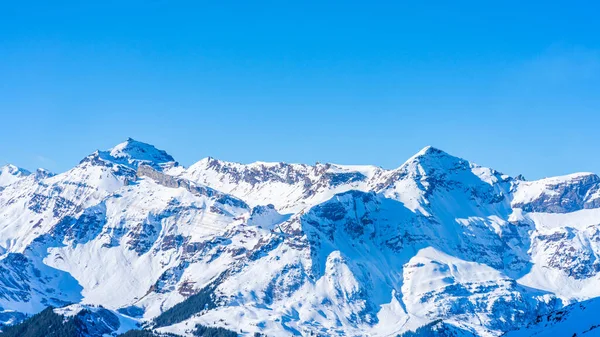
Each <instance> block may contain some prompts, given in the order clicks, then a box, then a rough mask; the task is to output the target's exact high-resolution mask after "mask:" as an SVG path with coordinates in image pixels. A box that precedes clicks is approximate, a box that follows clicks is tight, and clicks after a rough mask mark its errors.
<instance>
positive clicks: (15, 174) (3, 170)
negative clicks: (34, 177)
mask: <svg viewBox="0 0 600 337" xmlns="http://www.w3.org/2000/svg"><path fill="white" fill-rule="evenodd" d="M30 174H31V172H29V171H27V170H25V169H22V168H20V167H17V166H15V165H12V164H7V165H4V166H1V167H0V186H7V185H10V184H12V183H13V182H15V181H17V180H20V179H22V178H24V177H26V176H28V175H30Z"/></svg>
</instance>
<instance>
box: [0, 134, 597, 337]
mask: <svg viewBox="0 0 600 337" xmlns="http://www.w3.org/2000/svg"><path fill="white" fill-rule="evenodd" d="M1 172H2V175H0V178H1V179H0V182H2V184H1V187H0V253H1V254H2V255H1V260H0V307H1V308H2V309H1V310H2V311H1V312H0V317H3V321H5V322H12V323H14V322H15V321H18V320H19V319H22V318H23V314H33V313H36V312H39V311H41V310H42V309H43V308H44V307H46V306H50V305H52V306H55V307H62V306H64V305H67V304H70V303H77V304H76V305H75V306H70V307H67V309H61V310H59V311H58V312H60V313H61V314H67V311H69V310H71V311H72V310H79V309H77V308H97V306H98V305H101V306H102V308H103V309H102V310H96V309H94V310H92V309H89V312H91V313H97V314H98V315H99V316H98V317H100V318H102V317H108V318H110V319H108V318H106V319H107V320H109V321H110V322H117V321H118V320H120V321H121V322H122V323H123V324H119V325H118V326H119V328H118V329H119V330H118V331H120V332H123V331H124V330H123V329H125V328H123V327H133V326H135V324H134V323H142V324H145V325H146V326H148V327H154V328H155V329H156V330H157V331H162V332H174V333H177V334H181V335H189V334H190V331H191V329H192V328H193V327H194V326H195V324H197V323H200V324H203V325H209V326H222V327H225V328H228V329H230V330H234V331H238V332H240V333H241V334H243V335H252V334H253V333H255V332H258V333H263V334H266V335H268V336H286V335H311V334H321V335H327V336H342V335H344V336H364V335H368V336H396V335H397V334H400V333H410V331H416V332H414V333H421V334H423V333H425V332H424V331H438V333H442V332H441V331H443V333H445V334H447V335H452V334H455V335H456V334H458V335H465V336H471V335H475V336H498V335H501V334H503V333H505V332H508V331H513V330H517V329H525V328H527V327H532V326H534V325H535V324H537V323H539V322H538V321H537V320H536V317H548V315H552V313H553V312H556V310H561V308H562V307H563V306H565V305H568V304H570V303H573V302H575V301H582V300H587V299H591V298H594V297H597V296H600V287H598V286H597V285H598V284H600V262H598V258H597V257H598V256H599V254H600V225H599V224H600V202H598V198H599V197H600V192H599V189H600V188H599V186H600V178H598V177H597V176H596V175H594V174H588V173H583V174H575V175H570V176H564V177H556V178H547V179H543V180H539V181H525V180H523V179H521V178H518V179H517V178H512V177H509V176H507V175H504V174H501V173H499V172H497V171H495V170H493V169H489V168H485V167H481V166H479V165H476V164H473V163H470V162H468V161H466V160H464V159H461V158H457V157H454V156H452V155H449V154H447V153H445V152H443V151H441V150H439V149H435V148H432V147H426V148H424V149H423V150H421V151H419V152H418V153H417V154H415V155H414V156H413V157H411V158H409V160H408V161H406V162H405V163H404V164H403V165H401V166H400V167H399V168H397V169H394V170H385V169H381V168H377V167H373V166H343V165H335V164H316V165H314V166H310V165H304V164H285V163H261V162H257V163H252V164H237V163H230V162H223V161H219V160H217V159H213V158H206V159H203V160H201V161H199V162H198V163H196V164H194V165H192V166H191V167H189V168H184V167H182V166H180V165H179V164H177V162H176V161H175V160H174V158H173V157H171V156H170V155H169V154H167V153H166V152H165V151H162V150H159V149H156V148H155V147H154V146H152V145H148V144H145V143H142V142H139V141H135V140H133V139H128V140H127V141H125V142H124V143H121V144H119V145H117V146H115V147H114V148H112V149H110V150H107V151H96V152H94V153H92V154H91V155H89V156H87V157H86V158H84V159H83V160H82V161H81V162H80V163H79V164H78V165H77V166H75V167H74V168H72V169H71V170H69V171H67V172H64V173H61V174H58V175H52V174H49V173H47V172H46V171H41V170H38V171H37V172H36V173H35V174H29V173H27V172H26V171H24V170H20V169H16V168H15V167H13V166H7V167H5V168H3V169H2V171H1ZM68 308H71V309H68ZM73 308H74V309H73ZM567 308H569V307H567ZM86 312H87V311H86ZM94 317H96V316H94ZM157 317H158V318H157ZM90 319H92V318H90ZM94 319H95V318H93V319H92V321H93V320H94ZM590 319H591V318H590ZM538 320H539V319H538ZM536 322H537V323H536ZM598 324H600V319H599V320H598ZM106 326H109V327H110V326H117V325H116V323H115V324H108V325H106ZM419 327H424V328H423V329H419V330H417V329H418V328H419ZM549 328H551V327H549ZM103 329H104V328H103ZM528 329H529V328H528ZM113 331H116V329H113ZM524 331H525V330H524Z"/></svg>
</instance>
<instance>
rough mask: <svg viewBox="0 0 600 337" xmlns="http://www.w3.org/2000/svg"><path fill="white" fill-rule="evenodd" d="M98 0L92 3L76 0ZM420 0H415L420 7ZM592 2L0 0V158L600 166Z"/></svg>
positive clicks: (64, 163) (54, 163)
mask: <svg viewBox="0 0 600 337" xmlns="http://www.w3.org/2000/svg"><path fill="white" fill-rule="evenodd" d="M92 2H93V3H95V4H91V3H92ZM425 3H427V4H425ZM598 13H600V4H598V3H597V2H596V1H552V2H550V3H548V2H542V1H540V2H536V1H497V2H490V1H457V2H449V1H427V2H426V1H339V2H333V1H272V2H261V1H233V2H231V1H214V2H205V1H189V2H183V1H156V0H150V1H36V0H31V1H2V2H0V123H1V124H0V125H1V129H0V164H2V163H14V164H16V165H19V166H22V167H25V168H28V169H34V168H36V167H46V168H48V169H51V170H53V171H64V170H66V169H68V168H70V167H71V166H73V165H75V164H76V163H77V162H78V161H79V160H80V159H81V158H82V157H84V156H85V155H87V154H89V153H91V152H92V151H94V150H95V149H98V148H100V149H105V148H109V147H111V146H113V145H115V144H117V143H119V142H121V141H123V140H125V139H126V138H127V137H133V138H135V139H138V140H142V141H146V142H148V143H152V144H154V145H156V146H157V147H159V148H162V149H165V150H167V151H168V152H169V153H171V154H172V155H173V156H174V157H175V158H176V159H177V160H179V161H180V162H181V163H182V164H184V165H189V164H191V163H193V162H195V161H197V160H199V159H201V158H202V157H205V156H209V155H210V156H213V157H216V158H220V159H224V160H231V161H239V162H250V161H256V160H262V161H289V162H304V163H314V162H316V161H321V162H336V163H342V164H349V163H356V164H375V165H379V166H383V167H385V168H393V167H396V166H398V165H400V164H401V163H402V162H403V161H405V160H406V159H407V158H408V157H409V156H411V155H412V154H414V153H415V152H417V151H418V150H419V149H420V148H422V147H424V146H425V145H433V146H436V147H439V148H441V149H443V150H445V151H447V152H449V153H452V154H454V155H458V156H461V157H464V158H466V159H469V160H471V161H474V162H477V163H479V164H482V165H485V166H490V167H493V168H496V169H498V170H500V171H503V172H506V173H508V174H511V175H516V174H519V173H523V174H525V176H526V177H527V178H539V177H544V176H550V175H558V174H565V173H570V172H575V171H593V172H599V173H600V152H599V151H598V130H600V20H599V19H598Z"/></svg>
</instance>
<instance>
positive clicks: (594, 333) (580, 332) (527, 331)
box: [504, 298, 600, 337]
mask: <svg viewBox="0 0 600 337" xmlns="http://www.w3.org/2000/svg"><path fill="white" fill-rule="evenodd" d="M599 312H600V299H598V298H595V299H591V300H587V301H583V302H580V303H574V304H571V305H569V306H566V307H565V308H563V309H561V310H557V311H555V312H552V313H550V314H548V315H543V316H539V317H537V318H536V320H535V322H534V323H533V324H531V325H529V326H527V327H526V328H523V329H520V330H516V331H512V332H509V333H507V334H506V335H504V336H505V337H534V336H535V337H545V336H547V337H550V336H567V337H571V336H584V337H598V336H600V322H599V319H598V313H599Z"/></svg>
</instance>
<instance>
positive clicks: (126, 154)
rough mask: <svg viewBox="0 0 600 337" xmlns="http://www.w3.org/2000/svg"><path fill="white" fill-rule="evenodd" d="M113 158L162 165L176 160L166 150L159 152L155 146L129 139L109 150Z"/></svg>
mask: <svg viewBox="0 0 600 337" xmlns="http://www.w3.org/2000/svg"><path fill="white" fill-rule="evenodd" d="M109 154H110V156H111V157H113V158H116V159H125V160H127V161H128V162H130V163H132V162H134V161H140V162H146V163H155V164H162V163H168V162H174V161H175V159H174V158H173V157H172V156H171V155H170V154H168V153H167V152H166V151H164V150H159V149H157V148H156V147H154V145H151V144H148V143H144V142H140V141H137V140H135V139H133V138H127V140H126V141H124V142H123V143H120V144H117V145H116V146H115V147H113V148H112V149H110V150H109Z"/></svg>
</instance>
